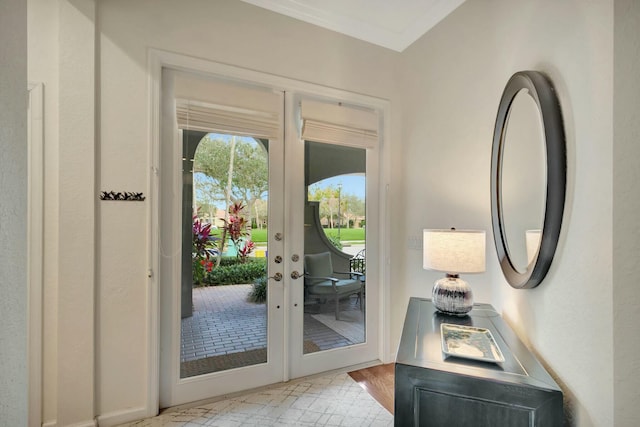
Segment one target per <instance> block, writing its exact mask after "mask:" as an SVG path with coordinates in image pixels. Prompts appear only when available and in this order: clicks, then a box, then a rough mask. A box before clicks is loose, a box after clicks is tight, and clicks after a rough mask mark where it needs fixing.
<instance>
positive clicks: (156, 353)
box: [146, 49, 391, 416]
mask: <svg viewBox="0 0 640 427" xmlns="http://www.w3.org/2000/svg"><path fill="white" fill-rule="evenodd" d="M163 67H168V68H173V69H178V70H185V71H190V72H202V73H207V74H211V75H214V76H220V77H223V78H226V79H229V80H236V81H241V82H249V83H253V84H257V85H262V86H268V87H271V88H273V89H274V90H281V91H284V92H285V93H289V92H293V93H297V94H304V95H308V96H313V97H320V98H330V99H340V100H343V101H344V102H349V103H352V104H355V105H360V106H363V107H367V108H371V109H374V110H377V111H379V113H380V117H381V118H380V121H381V125H380V129H381V132H380V147H379V153H380V164H379V171H380V183H381V185H380V187H379V200H380V204H379V212H378V215H379V219H380V221H379V227H378V230H377V233H378V235H379V244H380V247H381V251H380V252H381V261H382V262H381V266H380V269H379V278H378V281H379V283H380V286H379V295H378V297H379V299H380V304H379V311H378V313H370V314H371V315H374V316H375V315H377V316H378V330H379V336H380V339H379V344H378V359H379V360H380V361H381V362H388V361H389V357H390V354H391V352H390V351H389V349H390V312H391V309H390V307H389V300H390V298H389V294H390V288H389V283H390V280H389V268H388V266H389V263H390V256H391V252H390V249H389V246H390V215H389V207H388V203H389V198H388V188H389V175H390V155H389V154H390V152H391V148H390V147H389V145H390V143H389V142H390V141H391V126H390V123H391V121H390V109H391V108H390V102H389V101H388V100H385V99H381V98H377V97H372V96H367V95H362V94H358V93H353V92H348V91H344V90H339V89H335V88H330V87H326V86H322V85H318V84H314V83H307V82H302V81H298V80H293V79H289V78H286V77H280V76H275V75H272V74H266V73H262V72H258V71H254V70H249V69H245V68H240V67H235V66H231V65H227V64H221V63H218V62H213V61H208V60H204V59H200V58H194V57H190V56H185V55H180V54H177V53H173V52H167V51H163V50H157V49H150V50H149V53H148V76H149V147H148V152H149V158H148V162H149V172H150V173H149V178H148V179H149V180H148V190H149V196H150V197H149V205H148V212H147V215H148V219H147V221H148V236H147V239H148V274H147V276H148V286H147V313H148V315H147V319H148V323H147V324H148V326H147V343H146V344H147V349H148V352H147V354H148V359H147V368H148V372H147V378H148V381H147V400H146V412H147V416H153V415H156V414H157V413H158V410H159V401H160V397H159V396H160V344H161V337H160V333H161V328H160V321H161V316H160V307H161V305H160V283H161V280H160V257H161V254H160V250H159V243H160V215H159V213H160V202H159V195H160V179H159V178H160V175H159V168H160V147H161V146H160V141H161V126H162V123H161V84H162V82H161V73H162V68H163ZM285 114H288V112H285ZM288 299H289V298H288V295H287V293H285V299H284V301H285V302H284V303H285V305H287V304H288V302H289V301H288ZM288 321H289V318H288V317H285V327H288V324H287V322H288ZM285 336H286V334H285ZM285 346H286V347H287V348H288V342H287V340H286V338H285ZM287 357H288V356H286V355H285V359H287ZM285 363H286V362H285ZM288 375H289V373H288V370H285V373H284V378H283V381H286V380H288Z"/></svg>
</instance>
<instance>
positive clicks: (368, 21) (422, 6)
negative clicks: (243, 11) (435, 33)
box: [242, 0, 465, 52]
mask: <svg viewBox="0 0 640 427" xmlns="http://www.w3.org/2000/svg"><path fill="white" fill-rule="evenodd" d="M242 1H244V2H246V3H250V4H253V5H255V6H258V7H262V8H264V9H268V10H271V11H273V12H277V13H280V14H282V15H286V16H289V17H291V18H295V19H299V20H301V21H305V22H308V23H310V24H314V25H317V26H320V27H323V28H326V29H329V30H333V31H337V32H339V33H342V34H346V35H348V36H351V37H355V38H357V39H360V40H364V41H367V42H370V43H373V44H376V45H379V46H382V47H386V48H388V49H392V50H395V51H398V52H402V51H403V50H404V49H406V48H407V47H408V46H409V45H410V44H411V43H413V42H414V41H416V40H417V39H418V38H420V37H421V36H422V35H423V34H424V33H426V32H427V31H429V30H430V29H431V28H432V27H434V26H435V25H436V24H437V23H438V22H440V21H441V20H442V19H444V18H445V17H446V16H447V15H448V14H449V13H451V12H452V11H453V10H454V9H455V8H457V7H458V6H460V5H461V4H462V3H464V1H465V0H242Z"/></svg>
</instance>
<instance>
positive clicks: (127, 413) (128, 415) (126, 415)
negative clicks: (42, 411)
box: [43, 406, 153, 427]
mask: <svg viewBox="0 0 640 427" xmlns="http://www.w3.org/2000/svg"><path fill="white" fill-rule="evenodd" d="M151 416H153V414H149V413H148V412H147V408H145V407H144V406H142V407H139V408H132V409H126V410H122V411H113V412H108V413H106V414H103V415H98V425H99V426H100V427H111V426H117V425H118V424H124V423H129V422H131V421H138V420H141V419H143V418H148V417H151ZM43 427H44V426H43Z"/></svg>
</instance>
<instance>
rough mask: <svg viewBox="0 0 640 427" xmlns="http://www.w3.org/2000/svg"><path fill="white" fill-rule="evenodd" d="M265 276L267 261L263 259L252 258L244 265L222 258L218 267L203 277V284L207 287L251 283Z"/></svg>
mask: <svg viewBox="0 0 640 427" xmlns="http://www.w3.org/2000/svg"><path fill="white" fill-rule="evenodd" d="M229 258H231V257H229ZM234 258H235V257H234ZM266 274H267V260H266V259H265V258H252V259H250V260H249V261H247V262H245V263H240V262H235V263H233V262H231V261H227V260H226V259H225V258H223V259H222V261H221V263H220V265H219V266H218V267H216V268H214V269H213V270H212V271H211V272H209V273H207V274H206V275H205V277H204V283H205V284H207V285H237V284H246V283H253V282H254V280H256V279H257V278H259V277H261V276H266Z"/></svg>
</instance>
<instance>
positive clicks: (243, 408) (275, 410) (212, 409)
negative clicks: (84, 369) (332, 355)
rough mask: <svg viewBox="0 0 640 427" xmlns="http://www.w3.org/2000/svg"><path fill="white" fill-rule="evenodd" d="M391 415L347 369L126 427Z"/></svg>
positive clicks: (383, 421)
mask: <svg viewBox="0 0 640 427" xmlns="http://www.w3.org/2000/svg"><path fill="white" fill-rule="evenodd" d="M391 425H393V416H392V415H391V414H390V413H389V412H388V411H387V410H386V409H384V408H383V407H382V406H381V405H380V404H379V403H378V402H377V401H376V400H374V399H373V397H371V396H370V395H369V394H368V393H367V392H366V391H365V390H364V389H363V388H362V387H360V386H359V385H358V384H357V383H356V382H355V381H354V380H352V379H351V378H350V377H349V376H348V375H347V374H344V373H339V374H330V375H327V376H322V377H317V378H309V379H301V380H296V381H291V382H289V383H287V384H284V385H281V386H277V387H273V388H267V389H264V390H262V391H257V392H253V393H249V394H245V395H241V396H237V397H233V398H230V399H226V400H221V401H218V402H214V403H209V404H203V405H199V406H196V407H191V408H186V409H181V410H172V411H167V412H165V413H163V414H161V415H159V416H157V417H154V418H148V419H145V420H140V421H135V422H132V423H128V424H123V425H122V427H124V426H127V427H160V426H173V427H187V426H188V427H195V426H373V427H377V426H380V427H382V426H391Z"/></svg>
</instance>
